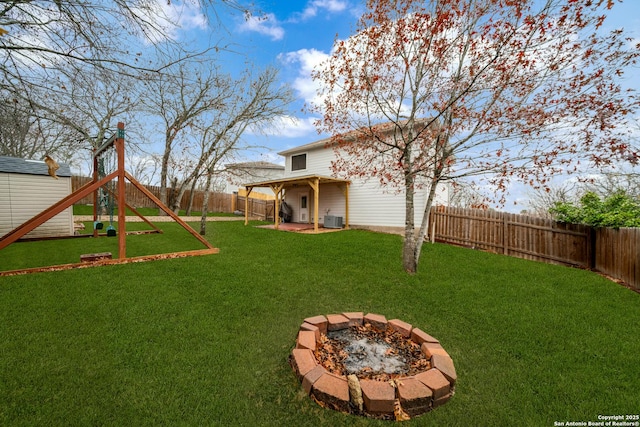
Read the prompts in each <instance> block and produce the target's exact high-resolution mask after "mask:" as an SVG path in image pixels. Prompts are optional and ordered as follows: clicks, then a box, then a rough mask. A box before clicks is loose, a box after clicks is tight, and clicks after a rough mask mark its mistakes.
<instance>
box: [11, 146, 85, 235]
mask: <svg viewBox="0 0 640 427" xmlns="http://www.w3.org/2000/svg"><path fill="white" fill-rule="evenodd" d="M48 170H49V169H48V167H47V165H46V163H45V162H44V161H41V160H25V159H19V158H16V157H7V156H0V236H4V235H5V234H7V233H8V232H10V231H11V230H13V229H14V228H16V227H18V226H20V225H21V224H23V223H24V222H26V221H28V220H29V219H31V218H33V217H34V216H35V215H37V214H39V213H40V212H42V211H44V210H45V209H47V208H48V207H50V206H51V205H53V204H55V203H57V202H58V201H60V200H61V199H63V198H64V197H66V196H68V195H69V194H71V191H72V189H71V170H70V168H69V165H66V164H60V169H58V170H57V172H56V175H57V176H58V179H55V178H53V177H51V176H49V173H48ZM71 235H73V208H72V207H69V208H68V209H66V210H65V211H63V212H62V213H60V214H58V215H56V216H55V217H53V218H51V219H50V220H49V221H47V222H46V223H44V224H42V225H41V226H40V227H38V228H36V229H35V230H33V231H32V232H31V233H29V234H27V236H26V237H53V236H56V237H58V236H71Z"/></svg>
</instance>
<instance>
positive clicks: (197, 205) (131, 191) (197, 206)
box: [71, 176, 233, 213]
mask: <svg viewBox="0 0 640 427" xmlns="http://www.w3.org/2000/svg"><path fill="white" fill-rule="evenodd" d="M89 181H91V178H87V177H83V176H73V177H71V186H72V189H73V190H75V189H77V188H80V187H81V186H83V185H84V184H86V183H87V182H89ZM145 187H146V188H147V189H148V190H149V191H151V192H152V193H153V194H154V196H156V197H158V198H160V187H158V186H152V185H145ZM170 191H171V189H167V195H168V193H169V192H170ZM126 192H127V203H128V204H129V206H133V207H134V208H141V207H142V208H155V207H156V205H155V204H154V203H153V202H152V201H151V200H150V199H149V198H148V197H146V196H145V195H144V194H142V192H140V191H139V190H138V189H137V188H136V187H135V186H134V185H132V184H131V183H129V182H127V185H126ZM204 194H205V192H204V191H201V190H196V191H195V192H194V195H193V204H192V206H191V209H192V210H193V211H196V212H202V204H203V202H204ZM190 197H191V191H190V190H187V191H185V193H184V195H183V196H182V199H181V200H180V209H184V210H186V209H187V208H188V207H189V198H190ZM91 203H93V196H91V195H89V196H87V197H85V198H84V199H82V200H80V201H79V202H78V204H91ZM232 204H233V195H231V194H227V193H215V192H211V193H210V194H209V203H208V209H207V211H208V212H224V213H231V212H233V208H232Z"/></svg>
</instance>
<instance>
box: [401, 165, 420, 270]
mask: <svg viewBox="0 0 640 427" xmlns="http://www.w3.org/2000/svg"><path fill="white" fill-rule="evenodd" d="M407 162H410V159H408V160H407ZM404 182H405V187H404V188H405V219H404V242H403V245H402V266H403V268H404V271H406V272H407V273H409V274H414V273H416V272H417V271H418V263H417V262H416V236H415V223H414V213H415V205H414V193H415V188H414V180H413V175H411V174H410V173H407V172H406V171H405V180H404Z"/></svg>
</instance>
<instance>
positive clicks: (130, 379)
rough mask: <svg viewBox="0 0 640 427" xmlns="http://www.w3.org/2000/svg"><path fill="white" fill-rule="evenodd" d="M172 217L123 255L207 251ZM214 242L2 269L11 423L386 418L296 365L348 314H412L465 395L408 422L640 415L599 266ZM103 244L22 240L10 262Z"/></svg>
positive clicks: (325, 245) (5, 398)
mask: <svg viewBox="0 0 640 427" xmlns="http://www.w3.org/2000/svg"><path fill="white" fill-rule="evenodd" d="M254 225H255V224H254ZM162 228H163V229H164V230H165V233H164V234H163V235H159V236H158V235H152V236H131V237H130V238H129V239H128V246H131V247H132V248H131V249H129V248H128V251H129V250H130V251H132V252H140V253H142V252H145V251H149V250H151V249H155V250H156V251H157V252H170V251H172V250H182V248H187V249H197V248H199V245H200V244H199V243H198V242H197V241H196V242H195V243H193V241H192V240H195V239H192V238H191V237H190V236H189V235H185V234H184V232H183V231H182V230H181V229H180V227H178V226H176V225H175V224H162ZM134 237H135V239H133V238H134ZM207 238H208V239H209V240H210V241H212V242H213V243H214V245H215V246H216V247H219V248H220V253H219V254H217V255H210V256H203V257H192V258H185V259H175V260H163V261H155V262H147V263H138V264H128V265H120V266H110V267H103V268H91V269H83V270H70V271H62V272H52V273H39V274H32V275H26V276H13V277H3V278H0V343H1V345H0V425H127V426H128V425H153V426H157V425H221V426H236V425H239V426H321V425H322V426H338V425H362V426H365V425H380V426H381V425H389V424H388V422H383V421H376V420H369V419H364V418H360V417H355V416H349V415H345V414H341V413H336V412H334V411H331V410H327V409H324V408H321V407H320V406H318V405H317V404H316V403H314V402H313V401H312V400H311V399H310V398H309V397H308V396H306V395H305V394H304V392H303V391H302V388H301V386H300V384H299V383H298V381H297V380H296V378H295V376H294V374H293V372H292V370H291V368H290V366H289V365H288V363H287V358H288V356H289V354H290V351H291V349H292V347H293V345H294V340H295V336H296V332H297V330H298V327H299V325H300V323H301V322H302V320H303V319H304V318H305V317H309V316H314V315H318V314H329V313H339V312H343V311H363V312H365V313H368V312H372V313H379V314H383V315H385V316H386V317H387V318H388V319H392V318H399V319H402V320H404V321H406V322H409V323H411V324H413V325H414V326H416V327H420V328H421V329H423V330H425V331H427V332H428V333H429V334H431V335H433V336H435V337H436V338H438V339H439V340H440V341H441V343H442V345H443V346H444V347H445V349H446V350H447V351H448V352H449V353H450V355H451V356H452V357H453V359H454V361H455V364H456V368H457V372H458V383H457V388H456V394H455V396H454V397H453V398H452V399H451V400H450V401H449V402H448V403H447V404H445V405H443V406H441V407H438V408H437V409H435V410H433V411H431V412H429V413H427V414H425V415H423V416H421V417H419V418H416V419H414V420H411V421H409V422H407V423H405V424H403V425H407V426H411V425H416V426H417V425H420V426H422V425H424V426H502V425H524V426H551V425H554V422H556V421H558V422H566V421H585V422H586V421H589V420H591V421H597V417H598V415H600V414H602V415H618V414H637V413H638V411H639V409H638V408H640V388H639V387H638V378H640V364H639V363H638V355H639V354H640V339H639V338H638V337H639V336H640V295H639V294H637V293H634V292H632V291H630V290H628V289H625V288H624V287H621V286H619V285H616V284H614V283H612V282H610V281H608V280H606V279H604V278H601V277H600V276H598V275H596V274H594V273H591V272H588V271H582V270H577V269H571V268H565V267H561V266H552V265H545V264H541V263H535V262H530V261H525V260H519V259H514V258H508V257H505V256H501V255H494V254H489V253H483V252H479V251H473V250H468V249H463V248H457V247H452V246H445V245H438V244H436V245H431V244H427V245H425V247H424V251H423V252H424V253H423V258H422V261H421V264H420V271H419V273H418V274H416V275H414V276H409V275H406V274H405V273H404V272H403V271H402V269H401V265H400V251H401V239H400V237H398V236H394V235H385V234H376V233H370V232H364V231H357V230H351V231H343V232H340V233H327V234H320V235H306V234H293V233H285V232H277V231H273V230H265V229H258V228H255V227H252V226H250V227H245V226H244V225H243V224H242V223H241V222H216V223H210V224H209V225H208V235H207ZM109 239H110V238H103V239H77V240H65V241H57V242H37V243H20V244H14V245H12V246H10V247H9V248H7V249H5V250H3V251H1V252H0V267H1V268H0V269H3V270H6V269H9V268H17V267H18V266H20V265H22V263H23V261H22V260H20V259H18V258H19V257H20V256H24V255H25V254H30V255H31V257H32V258H46V259H47V260H51V259H52V256H51V255H52V254H51V251H54V252H60V253H64V252H74V251H77V250H78V249H80V250H83V249H84V248H82V247H80V248H78V247H75V246H74V245H78V244H81V243H80V242H84V243H83V244H85V245H86V244H88V242H89V241H92V242H91V243H92V244H97V243H102V244H111V242H110V240H109ZM138 239H140V240H141V241H142V240H144V239H150V240H147V243H144V244H143V243H137V240H138ZM154 239H155V240H154ZM161 239H164V240H161ZM94 240H97V242H96V241H94ZM111 240H113V241H115V239H112V238H111ZM130 240H131V241H130ZM133 242H136V243H133ZM149 242H155V243H149ZM15 247H22V248H28V250H27V249H20V250H19V251H15V249H14V252H11V251H8V249H11V248H15ZM134 248H135V249H134ZM90 249H91V250H92V251H99V249H100V248H99V247H97V246H96V247H91V248H90ZM20 251H23V252H22V253H21V252H20ZM74 256H75V255H74Z"/></svg>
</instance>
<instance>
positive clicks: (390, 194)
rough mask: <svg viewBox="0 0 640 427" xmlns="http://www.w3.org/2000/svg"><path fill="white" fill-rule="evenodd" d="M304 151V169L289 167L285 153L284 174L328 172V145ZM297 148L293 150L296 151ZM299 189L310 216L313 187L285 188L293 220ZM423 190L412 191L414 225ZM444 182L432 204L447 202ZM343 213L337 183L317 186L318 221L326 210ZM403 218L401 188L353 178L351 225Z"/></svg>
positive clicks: (400, 223) (396, 223) (388, 223)
mask: <svg viewBox="0 0 640 427" xmlns="http://www.w3.org/2000/svg"><path fill="white" fill-rule="evenodd" d="M305 152H306V153H307V168H306V169H305V170H299V171H291V155H287V157H286V159H285V162H286V165H285V168H286V169H285V177H287V178H288V177H296V176H305V175H324V176H332V172H331V161H332V160H333V159H334V158H335V153H334V151H333V149H331V148H318V149H312V150H308V151H305ZM300 153H301V152H295V153H294V155H295V154H300ZM301 191H309V199H310V200H311V206H310V216H313V210H312V209H313V191H311V190H310V188H308V187H307V188H304V189H300V188H295V189H289V190H287V194H286V197H285V200H286V201H287V203H289V204H290V205H291V207H292V208H293V209H294V215H293V217H294V220H297V218H298V216H297V210H298V207H299V206H298V204H299V203H298V198H299V193H300V192H301ZM426 196H427V195H426V193H425V191H424V190H423V191H420V192H417V193H416V195H415V200H414V203H415V217H414V221H415V225H416V226H417V227H418V226H420V222H421V221H422V213H423V211H424V206H425V203H426ZM448 200H449V194H448V186H447V185H444V184H440V185H438V189H437V193H436V199H435V201H434V205H436V204H444V205H446V204H448ZM327 212H328V214H329V215H335V216H342V217H344V216H345V215H346V209H345V202H344V194H343V191H342V189H341V188H340V187H338V186H337V185H333V184H332V185H323V186H322V187H321V190H320V203H319V209H318V217H319V222H322V221H323V219H324V216H325V215H326V214H327ZM404 221H405V195H404V192H396V191H395V189H394V188H391V187H389V188H387V189H385V188H382V187H380V184H379V183H378V181H377V180H376V179H369V180H367V181H364V180H361V179H357V178H353V179H352V180H351V185H350V186H349V223H350V225H354V226H358V225H360V226H372V227H404Z"/></svg>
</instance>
